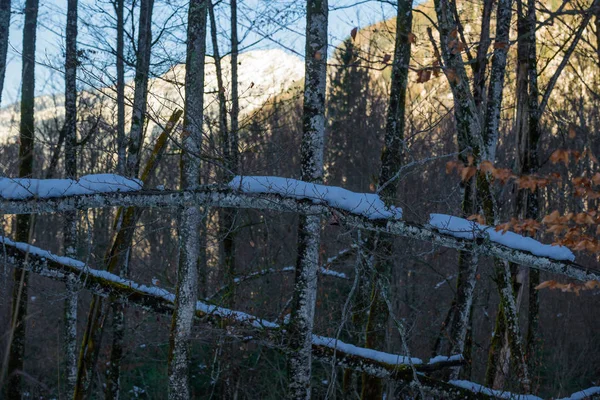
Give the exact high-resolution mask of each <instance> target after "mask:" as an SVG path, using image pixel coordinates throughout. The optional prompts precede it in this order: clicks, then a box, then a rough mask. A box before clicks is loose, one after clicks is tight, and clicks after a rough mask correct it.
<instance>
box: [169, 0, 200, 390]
mask: <svg viewBox="0 0 600 400" xmlns="http://www.w3.org/2000/svg"><path fill="white" fill-rule="evenodd" d="M209 1H210V0H209ZM207 7H209V6H208V5H207V1H206V0H192V1H191V2H190V6H189V11H188V31H187V58H186V72H185V109H184V121H183V135H182V136H183V137H182V154H181V187H182V188H183V189H188V190H189V189H195V188H198V187H199V184H200V156H199V155H200V149H201V146H202V123H203V112H204V60H205V55H206V11H207ZM202 218H203V217H202V215H201V211H200V208H199V207H197V206H196V207H194V206H192V207H186V208H184V209H182V211H181V215H180V223H179V266H178V270H177V292H176V295H175V309H174V312H173V317H172V322H171V333H170V336H169V368H168V369H169V398H170V399H181V400H185V399H189V398H191V393H190V385H189V363H190V353H189V346H190V339H191V334H192V325H193V318H194V312H195V309H196V301H197V300H198V287H199V286H198V277H199V271H198V258H199V256H200V249H199V246H200V238H199V235H198V232H199V231H200V221H201V219H202Z"/></svg>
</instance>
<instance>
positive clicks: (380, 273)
mask: <svg viewBox="0 0 600 400" xmlns="http://www.w3.org/2000/svg"><path fill="white" fill-rule="evenodd" d="M411 29H412V0H404V1H399V2H398V13H397V16H396V40H395V46H394V47H395V48H394V61H393V63H392V81H391V87H390V101H389V106H388V111H387V119H386V129H385V139H384V145H383V149H382V152H381V169H380V172H379V185H380V186H379V189H380V190H379V193H380V195H381V197H382V199H383V201H384V202H385V204H386V205H388V206H390V205H393V204H394V202H395V201H396V196H397V191H398V184H397V182H398V181H397V178H398V177H397V176H396V174H397V173H398V171H399V170H400V167H401V166H402V153H403V151H404V126H405V113H406V87H407V83H408V67H409V63H410V48H411V42H410V38H409V36H410V34H411ZM378 241H379V244H378V246H377V255H376V257H377V260H376V262H375V272H376V274H377V276H373V278H372V280H371V299H370V300H371V301H370V307H369V318H368V320H367V326H366V332H365V347H367V348H371V349H375V348H379V349H380V350H385V348H383V347H382V346H384V345H385V338H386V328H387V324H388V317H389V310H388V308H387V304H386V302H385V299H384V298H383V293H381V288H382V286H383V287H384V289H383V290H384V291H386V292H387V293H389V290H387V287H386V285H385V284H384V282H388V280H389V278H390V277H391V273H392V272H391V271H392V263H393V261H392V253H393V242H394V238H393V237H392V236H389V235H381V236H380V238H379V240H378ZM382 395H383V382H382V380H381V379H378V378H375V377H373V376H371V375H368V374H363V387H362V398H363V399H380V398H381V397H382Z"/></svg>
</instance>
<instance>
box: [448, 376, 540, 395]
mask: <svg viewBox="0 0 600 400" xmlns="http://www.w3.org/2000/svg"><path fill="white" fill-rule="evenodd" d="M448 383H450V384H451V385H454V386H456V387H460V388H463V389H466V390H470V391H472V392H473V393H479V394H483V395H486V396H489V397H491V398H494V399H508V400H542V398H541V397H537V396H534V395H532V394H516V393H511V392H506V391H504V390H494V389H490V388H487V387H485V386H482V385H480V384H478V383H475V382H470V381H461V380H454V381H450V382H448Z"/></svg>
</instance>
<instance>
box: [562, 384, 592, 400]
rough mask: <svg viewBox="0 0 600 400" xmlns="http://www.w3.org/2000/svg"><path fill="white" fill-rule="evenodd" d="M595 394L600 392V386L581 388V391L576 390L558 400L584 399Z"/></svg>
mask: <svg viewBox="0 0 600 400" xmlns="http://www.w3.org/2000/svg"><path fill="white" fill-rule="evenodd" d="M595 394H600V386H594V387H591V388H587V389H584V390H581V391H579V392H575V393H573V394H572V395H571V396H569V397H565V398H562V399H558V400H584V399H587V398H588V397H590V396H592V395H595Z"/></svg>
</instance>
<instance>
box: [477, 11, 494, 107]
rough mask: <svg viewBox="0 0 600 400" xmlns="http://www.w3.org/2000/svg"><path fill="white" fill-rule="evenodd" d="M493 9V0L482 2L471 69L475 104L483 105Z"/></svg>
mask: <svg viewBox="0 0 600 400" xmlns="http://www.w3.org/2000/svg"><path fill="white" fill-rule="evenodd" d="M493 8H494V1H493V0H484V2H483V13H482V16H481V32H480V36H479V46H478V47H477V56H476V59H475V66H474V68H473V69H474V74H473V97H474V98H475V104H482V103H483V96H484V93H485V71H486V68H487V53H488V49H489V47H490V43H491V40H490V21H491V19H492V9H493Z"/></svg>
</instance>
